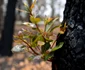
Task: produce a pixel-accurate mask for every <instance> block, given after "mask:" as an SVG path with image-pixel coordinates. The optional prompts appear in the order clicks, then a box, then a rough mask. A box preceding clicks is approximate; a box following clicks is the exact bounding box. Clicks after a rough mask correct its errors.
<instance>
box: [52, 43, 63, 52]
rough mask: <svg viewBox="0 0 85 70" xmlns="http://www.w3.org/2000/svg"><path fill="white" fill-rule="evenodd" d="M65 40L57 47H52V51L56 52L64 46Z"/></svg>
mask: <svg viewBox="0 0 85 70" xmlns="http://www.w3.org/2000/svg"><path fill="white" fill-rule="evenodd" d="M63 44H64V42H60V43H59V44H58V45H57V46H56V47H54V48H52V50H51V52H54V51H56V50H58V49H60V48H61V47H62V46H63Z"/></svg>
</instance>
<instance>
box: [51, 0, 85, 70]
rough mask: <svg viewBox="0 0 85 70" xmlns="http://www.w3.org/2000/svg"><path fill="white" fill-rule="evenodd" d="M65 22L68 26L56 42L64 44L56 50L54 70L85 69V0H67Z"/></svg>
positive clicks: (53, 63)
mask: <svg viewBox="0 0 85 70" xmlns="http://www.w3.org/2000/svg"><path fill="white" fill-rule="evenodd" d="M64 22H66V23H67V25H68V28H67V30H66V32H65V34H64V35H61V36H60V38H59V40H58V42H57V43H56V44H58V43H59V42H62V41H63V42H64V46H63V47H62V48H61V49H59V50H57V51H56V52H55V54H54V55H55V56H54V60H53V62H52V70H85V0H67V2H66V5H65V11H64V20H63V23H64ZM63 23H62V24H63Z"/></svg>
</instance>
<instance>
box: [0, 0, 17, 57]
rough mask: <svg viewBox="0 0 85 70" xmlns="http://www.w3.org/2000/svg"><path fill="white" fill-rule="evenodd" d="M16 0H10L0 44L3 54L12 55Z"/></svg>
mask: <svg viewBox="0 0 85 70" xmlns="http://www.w3.org/2000/svg"><path fill="white" fill-rule="evenodd" d="M16 2H17V0H8V4H7V11H6V16H5V19H4V29H3V31H2V37H1V45H0V55H2V56H11V55H12V52H11V48H12V41H13V31H14V21H15V7H16Z"/></svg>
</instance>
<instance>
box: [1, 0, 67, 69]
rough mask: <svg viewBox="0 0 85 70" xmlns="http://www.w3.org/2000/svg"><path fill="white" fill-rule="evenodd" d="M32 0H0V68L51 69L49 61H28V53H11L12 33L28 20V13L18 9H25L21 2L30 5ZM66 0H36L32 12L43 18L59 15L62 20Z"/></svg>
mask: <svg viewBox="0 0 85 70" xmlns="http://www.w3.org/2000/svg"><path fill="white" fill-rule="evenodd" d="M32 2H33V0H0V70H51V63H50V62H44V61H39V60H38V61H32V62H30V61H28V59H27V56H28V55H29V54H28V53H14V54H13V53H12V52H11V48H12V47H13V46H14V45H16V43H13V34H16V33H17V32H18V31H19V30H20V29H21V28H22V27H24V26H23V25H22V23H23V22H28V21H29V14H27V13H25V12H21V11H18V10H17V9H21V10H25V6H24V4H23V3H26V4H27V5H28V6H31V4H32ZM65 3H66V0H37V3H36V5H35V7H34V8H33V13H34V14H35V16H38V17H41V18H44V17H45V16H48V17H56V16H58V17H59V21H58V22H59V23H60V22H62V20H63V11H64V7H65Z"/></svg>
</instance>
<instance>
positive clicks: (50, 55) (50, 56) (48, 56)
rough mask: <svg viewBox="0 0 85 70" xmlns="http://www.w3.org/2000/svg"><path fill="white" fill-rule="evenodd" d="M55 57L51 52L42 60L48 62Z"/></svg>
mask: <svg viewBox="0 0 85 70" xmlns="http://www.w3.org/2000/svg"><path fill="white" fill-rule="evenodd" d="M53 56H54V53H52V52H50V53H49V54H46V53H45V54H43V56H42V58H43V59H44V60H45V61H47V60H50V59H51V58H52V57H53Z"/></svg>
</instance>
